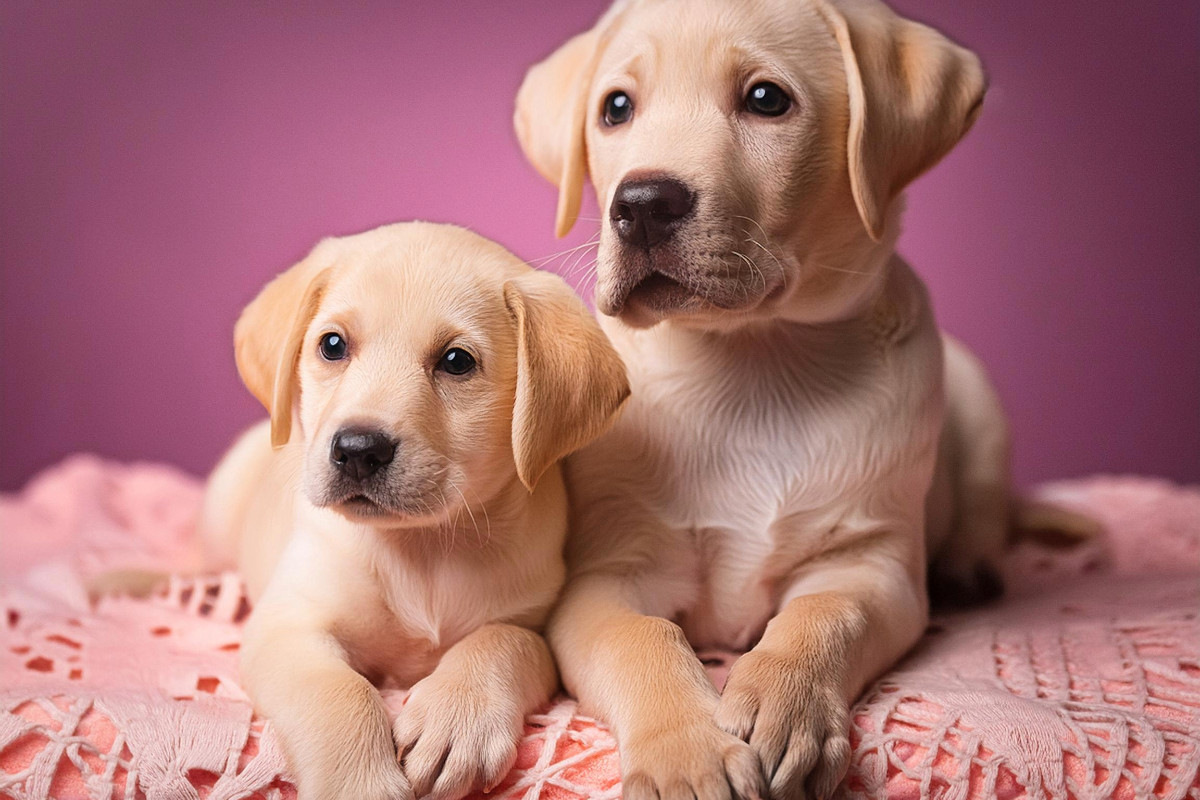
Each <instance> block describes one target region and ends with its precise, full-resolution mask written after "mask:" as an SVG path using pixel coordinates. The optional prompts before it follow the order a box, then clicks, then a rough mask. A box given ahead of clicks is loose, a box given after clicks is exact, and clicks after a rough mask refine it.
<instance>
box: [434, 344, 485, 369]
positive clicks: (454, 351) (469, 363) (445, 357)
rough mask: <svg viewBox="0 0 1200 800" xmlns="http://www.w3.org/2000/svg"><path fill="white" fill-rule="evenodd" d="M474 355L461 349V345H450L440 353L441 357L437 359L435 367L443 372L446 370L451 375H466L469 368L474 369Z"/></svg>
mask: <svg viewBox="0 0 1200 800" xmlns="http://www.w3.org/2000/svg"><path fill="white" fill-rule="evenodd" d="M475 363H476V362H475V356H473V355H471V354H470V353H468V352H467V351H466V350H463V349H462V348H461V347H451V348H450V349H449V350H447V351H446V352H445V353H443V354H442V358H441V360H440V361H438V365H437V368H438V369H440V370H442V371H443V372H448V373H450V374H451V375H466V374H467V373H468V372H470V371H471V370H473V369H475Z"/></svg>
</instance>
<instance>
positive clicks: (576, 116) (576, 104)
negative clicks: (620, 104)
mask: <svg viewBox="0 0 1200 800" xmlns="http://www.w3.org/2000/svg"><path fill="white" fill-rule="evenodd" d="M599 40H600V34H599V33H597V32H596V30H594V29H593V30H590V31H588V32H587V33H581V34H579V35H578V36H575V37H572V38H571V39H570V40H569V41H568V42H567V43H566V44H564V45H563V46H562V47H560V48H558V50H556V51H554V54H553V55H551V56H550V57H549V58H547V59H546V60H545V61H542V62H540V63H538V64H535V65H533V67H531V68H530V69H529V72H527V73H526V74H525V80H524V82H522V83H521V88H520V90H519V91H518V92H517V109H516V112H515V113H514V114H513V127H515V128H516V130H517V139H518V140H519V141H520V142H521V149H522V150H524V151H525V157H526V158H528V159H529V161H530V163H532V164H533V166H534V167H535V168H536V169H537V171H538V172H540V173H541V174H542V177H543V178H545V179H546V180H548V181H550V182H551V183H556V184H558V211H557V212H556V214H555V221H554V234H555V235H556V236H558V237H560V238H561V237H563V236H566V235H567V233H568V232H569V231H570V230H571V227H572V226H573V225H574V224H575V219H576V218H577V217H578V216H579V205H580V203H581V202H582V201H583V179H584V176H585V175H586V173H587V153H586V145H585V142H584V126H585V125H586V123H587V95H588V88H589V87H590V85H591V79H592V72H593V69H594V67H595V55H596V45H597V42H598V41H599Z"/></svg>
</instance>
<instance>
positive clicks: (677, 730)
mask: <svg viewBox="0 0 1200 800" xmlns="http://www.w3.org/2000/svg"><path fill="white" fill-rule="evenodd" d="M620 750H621V784H622V785H621V793H622V796H623V798H624V800H739V798H740V800H765V799H766V796H767V795H766V785H765V784H764V783H763V779H762V770H761V769H760V767H759V764H758V759H757V758H756V757H755V755H754V752H753V751H752V750H751V749H750V747H749V746H748V745H747V744H746V743H745V742H743V741H741V740H740V739H738V738H737V737H735V736H730V735H729V734H728V733H726V732H725V731H723V730H721V729H720V728H718V727H717V726H716V725H714V724H713V722H712V720H710V719H706V718H702V717H701V718H697V719H696V721H695V722H694V723H690V724H672V725H671V727H669V728H666V729H662V728H660V729H657V730H655V731H653V732H651V733H649V734H646V735H642V736H633V737H630V738H629V740H628V741H626V742H622V743H621V747H620Z"/></svg>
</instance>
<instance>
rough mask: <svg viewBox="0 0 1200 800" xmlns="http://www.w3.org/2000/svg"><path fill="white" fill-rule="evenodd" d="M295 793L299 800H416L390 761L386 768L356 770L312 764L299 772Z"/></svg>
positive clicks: (382, 765) (339, 764)
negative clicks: (350, 799)
mask: <svg viewBox="0 0 1200 800" xmlns="http://www.w3.org/2000/svg"><path fill="white" fill-rule="evenodd" d="M297 766H298V767H299V765H297ZM296 789H297V792H296V798H297V800H344V798H347V797H353V798H356V800H414V797H413V790H412V787H411V786H409V784H408V779H406V778H405V777H404V773H403V772H401V771H400V768H399V766H398V765H397V764H396V763H395V761H393V760H392V759H390V758H389V759H388V760H387V762H386V763H384V764H379V765H373V766H370V767H365V766H360V767H357V768H353V769H347V768H346V764H345V763H329V764H324V765H322V764H321V763H320V762H319V761H315V760H314V761H310V762H309V763H308V764H307V766H306V767H305V768H301V769H300V770H299V772H298V774H297V776H296Z"/></svg>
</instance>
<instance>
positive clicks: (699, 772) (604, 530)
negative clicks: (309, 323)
mask: <svg viewBox="0 0 1200 800" xmlns="http://www.w3.org/2000/svg"><path fill="white" fill-rule="evenodd" d="M762 81H768V82H772V83H775V84H777V85H778V86H780V87H782V89H783V90H784V92H785V93H786V94H787V95H788V97H789V98H790V99H791V101H792V104H791V107H790V108H789V110H788V111H787V112H786V113H785V114H784V115H781V116H778V117H766V116H763V115H755V114H754V113H752V112H751V110H750V109H749V108H748V106H747V105H746V103H745V98H746V96H747V93H748V91H749V89H750V88H751V87H752V86H754V85H755V84H757V83H758V82H762ZM984 89H985V81H984V76H983V72H982V69H981V67H980V64H979V61H978V59H977V58H976V57H975V56H974V54H972V53H970V52H969V51H967V50H965V49H963V48H962V47H959V46H958V45H956V44H954V43H952V42H950V41H949V40H948V39H946V38H945V37H943V36H942V35H941V34H939V33H937V32H936V31H934V30H932V29H930V28H928V27H926V26H924V25H920V24H918V23H914V22H911V21H909V20H905V19H902V18H900V17H898V16H897V15H895V14H894V13H893V12H892V11H891V10H890V9H888V8H887V7H886V6H884V5H883V4H881V3H879V2H875V1H874V0H837V1H836V2H827V1H826V0H799V1H797V0H686V1H685V0H619V2H617V3H616V4H615V5H614V6H613V7H612V8H611V9H610V10H609V11H608V12H607V13H606V14H605V15H604V17H602V18H601V20H600V21H599V22H598V23H597V25H596V27H595V28H594V29H593V30H592V31H590V32H588V33H586V34H582V35H580V36H578V37H575V38H574V39H572V40H571V42H569V43H568V44H567V45H566V46H565V47H564V48H563V49H562V50H560V51H559V52H558V53H555V54H552V55H551V56H550V57H549V58H547V59H546V60H545V61H544V62H542V63H541V64H539V65H537V66H535V67H533V68H532V69H531V70H530V71H529V74H528V76H527V78H526V83H525V84H524V85H523V86H522V88H521V91H520V93H519V95H518V97H517V110H516V122H517V124H516V127H517V132H518V136H519V138H520V139H521V142H522V145H523V146H524V149H525V152H526V155H527V156H528V157H529V159H530V160H531V161H532V162H533V163H534V165H535V166H536V167H537V168H538V170H539V172H541V173H542V174H543V175H545V176H547V177H548V178H549V179H551V180H552V181H554V182H555V183H557V184H558V186H559V191H560V200H559V213H558V220H557V230H558V232H559V233H560V234H562V233H564V232H565V230H567V229H569V227H570V225H571V223H573V222H574V219H575V216H576V210H577V209H578V195H579V194H580V193H581V192H582V190H583V181H584V178H585V177H586V176H590V178H591V181H592V183H593V185H594V186H595V189H596V194H597V198H598V201H599V206H600V208H601V211H602V214H605V215H607V214H608V213H609V209H610V208H612V207H613V202H614V197H615V196H616V193H617V190H618V188H619V187H620V185H621V183H622V182H623V181H626V180H634V179H639V180H646V179H654V178H660V177H667V178H670V179H672V180H675V181H677V182H679V183H682V184H684V185H685V186H686V187H687V188H688V191H689V193H690V195H691V198H692V200H693V205H692V210H691V211H690V212H689V213H688V215H687V216H686V217H685V218H682V220H681V221H680V222H679V223H678V226H677V227H676V228H675V229H674V232H673V233H672V234H671V238H670V239H669V240H667V241H666V242H665V243H664V244H660V245H656V246H655V247H653V248H652V249H651V248H646V247H638V246H635V245H632V244H627V243H624V242H622V241H621V240H620V239H619V237H618V235H617V233H616V225H615V224H610V223H609V222H608V221H607V220H605V221H603V222H602V227H601V236H600V249H599V253H598V259H597V284H596V306H597V309H598V310H599V311H600V312H602V313H603V314H604V315H606V316H607V317H610V319H605V320H602V324H603V325H604V327H605V330H606V331H607V332H608V333H609V336H610V338H611V339H612V341H613V343H614V345H615V346H616V347H617V349H618V351H619V352H620V353H621V354H622V356H623V357H624V359H625V361H626V364H627V367H628V371H629V376H630V380H631V384H632V387H633V394H632V399H631V401H630V403H629V404H628V406H627V408H626V409H625V411H624V412H623V414H622V417H621V419H620V421H619V422H618V423H617V425H616V426H614V428H613V429H612V430H611V431H610V432H609V433H608V434H606V435H605V436H603V437H601V438H600V439H598V440H597V441H596V442H595V443H593V444H592V445H590V446H588V447H586V448H584V449H583V450H581V451H580V452H579V453H577V454H576V455H574V456H572V457H571V458H569V459H568V462H567V477H568V485H569V488H570V491H571V495H572V534H571V539H570V541H569V545H568V556H569V562H570V566H571V570H572V573H571V578H570V580H569V581H568V585H567V587H566V589H565V591H564V596H563V600H562V601H561V603H560V605H559V607H558V609H557V610H556V612H555V613H554V615H553V617H552V619H551V622H550V626H549V629H548V637H549V639H550V642H551V646H552V648H553V649H554V652H555V654H556V656H557V658H558V660H559V666H560V670H561V672H562V676H563V680H564V683H565V684H566V686H567V688H568V689H569V690H570V691H572V692H574V693H575V694H576V695H577V696H578V697H579V698H580V700H581V702H582V704H583V706H584V707H585V708H586V709H589V710H590V711H591V712H592V713H595V714H597V715H598V716H600V717H601V718H603V719H605V720H607V721H608V722H609V723H610V724H611V725H612V726H613V728H614V731H615V732H616V735H617V737H618V739H619V741H620V744H621V759H622V769H623V772H624V778H625V787H624V788H625V796H626V798H627V800H656V798H658V799H661V800H666V798H671V800H675V798H691V797H693V795H694V796H695V797H696V798H697V800H724V798H728V797H729V796H730V795H731V794H732V795H735V796H738V797H743V798H748V797H755V796H763V795H765V794H768V793H769V795H770V796H771V797H772V798H775V800H784V799H785V798H795V797H824V796H828V795H829V794H830V793H831V792H832V791H833V789H834V787H835V786H836V784H837V782H838V781H839V780H840V779H841V776H842V774H843V773H844V770H845V767H846V764H847V760H848V756H849V745H848V741H847V738H846V737H847V720H848V708H849V703H850V702H851V701H852V700H853V699H854V698H855V697H856V696H857V695H858V694H859V692H861V691H862V688H863V687H864V686H865V685H866V683H867V682H868V681H870V680H871V679H873V678H874V677H875V676H876V675H878V674H879V673H880V672H881V671H883V670H884V669H886V668H888V667H889V666H891V665H892V664H893V663H894V662H895V661H896V660H897V659H898V658H899V657H900V656H901V655H902V654H903V653H904V652H905V650H907V649H908V647H910V646H911V644H912V643H913V642H915V641H916V639H917V637H918V636H919V635H920V633H921V631H922V630H923V628H924V625H925V620H926V616H927V600H926V593H925V586H924V583H925V571H926V567H925V554H926V536H928V537H929V539H930V541H938V542H942V541H946V542H954V543H956V544H954V545H951V546H948V547H946V548H945V550H946V552H948V553H950V554H951V558H952V560H953V559H957V560H959V561H961V562H962V563H961V564H959V563H958V561H954V563H955V565H956V566H960V567H961V569H962V570H963V571H964V572H972V571H973V570H974V569H975V567H976V564H977V562H976V559H981V558H982V559H987V558H991V557H993V556H994V554H995V548H997V547H998V546H999V544H1000V543H1002V541H1003V525H1004V524H1005V521H1006V520H1007V502H1008V484H1007V464H1006V458H1007V447H1008V440H1007V429H1006V426H1005V422H1004V418H1003V414H1002V412H1001V411H1000V409H999V404H998V402H997V401H996V400H995V394H994V390H992V388H991V386H990V383H989V382H988V381H987V378H986V376H985V375H984V374H983V372H982V368H981V367H980V365H979V364H978V362H977V361H975V360H974V359H973V357H971V356H970V355H969V353H966V351H965V350H964V349H963V348H961V346H959V345H957V343H954V342H953V341H947V342H946V343H945V345H944V344H943V339H942V337H941V336H940V334H939V332H938V330H937V328H936V325H935V323H934V319H933V315H932V312H931V310H930V307H929V299H928V295H927V293H926V291H925V288H924V286H923V285H922V283H921V282H920V280H919V279H918V278H917V276H916V275H915V273H914V272H913V271H912V270H911V269H910V268H909V266H908V265H907V264H906V263H905V262H904V261H903V260H902V259H901V258H900V257H899V256H898V255H896V253H895V252H894V246H895V242H896V239H897V237H898V235H899V220H900V215H901V213H902V210H903V198H902V190H903V189H904V187H905V186H906V185H907V184H908V182H909V181H911V180H913V179H914V178H915V177H917V176H918V175H919V174H921V173H922V172H924V171H925V170H927V169H929V168H930V167H932V166H933V165H934V164H935V163H936V162H937V161H938V160H939V159H940V158H941V157H942V156H944V155H945V154H946V153H947V152H948V151H949V150H950V149H951V148H952V147H953V146H954V144H955V143H956V142H957V141H958V140H959V139H960V138H961V137H962V136H963V135H964V134H965V133H966V131H967V130H968V129H969V128H970V126H971V124H972V122H973V121H974V119H975V117H976V115H977V114H978V110H979V103H980V101H981V99H982V96H983V93H984ZM613 91H621V92H624V93H626V94H627V95H628V96H629V98H630V101H631V104H632V113H631V116H630V118H629V119H628V121H625V122H622V123H620V124H618V125H606V124H605V123H604V121H603V115H602V109H603V105H604V101H605V98H606V97H607V96H608V95H609V94H610V93H611V92H613ZM564 109H570V110H571V112H570V113H563V110H564ZM581 163H584V164H586V170H582V169H580V164H581ZM663 286H666V287H667V288H666V290H663V289H662V287H663ZM647 287H650V288H647ZM655 292H658V294H655ZM944 374H945V376H946V377H945V380H947V381H949V383H950V385H951V388H950V389H949V390H946V389H944V387H943V380H944V378H943V375H944ZM947 401H949V402H950V404H951V410H950V413H949V414H948V415H946V414H945V406H946V403H947ZM944 417H947V422H946V424H945V425H944V426H943V419H944ZM977 442H978V447H977V446H976V443H977ZM939 451H941V452H942V453H943V456H944V457H943V462H942V466H941V468H939V469H938V470H937V477H938V481H939V483H938V485H937V486H936V487H934V491H932V492H931V491H930V489H931V486H932V484H933V482H934V476H935V463H936V462H937V459H938V455H939ZM927 496H928V497H929V500H930V503H931V504H932V506H931V507H932V511H933V513H931V514H930V516H929V518H928V519H927V517H926V506H925V501H926V497H927ZM935 518H936V519H935ZM997 530H999V533H997ZM972 531H977V532H979V533H980V535H979V536H977V537H971V536H970V535H965V536H964V533H965V534H970V533H971V532H972ZM692 646H724V647H734V648H746V647H751V646H752V647H753V649H752V650H751V651H750V652H749V653H748V654H747V655H746V656H744V657H743V659H742V660H741V661H740V662H739V663H738V665H737V666H736V667H735V668H734V670H733V672H732V673H731V675H730V679H729V682H728V683H727V685H726V687H725V689H724V692H723V694H722V695H718V694H717V693H716V692H715V691H714V690H713V688H712V687H711V685H709V683H708V681H707V680H706V678H705V675H704V672H703V670H702V669H701V668H700V666H699V664H698V663H697V661H696V658H695V655H694V654H693V652H692Z"/></svg>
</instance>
